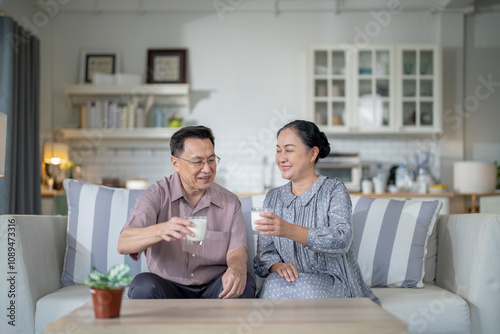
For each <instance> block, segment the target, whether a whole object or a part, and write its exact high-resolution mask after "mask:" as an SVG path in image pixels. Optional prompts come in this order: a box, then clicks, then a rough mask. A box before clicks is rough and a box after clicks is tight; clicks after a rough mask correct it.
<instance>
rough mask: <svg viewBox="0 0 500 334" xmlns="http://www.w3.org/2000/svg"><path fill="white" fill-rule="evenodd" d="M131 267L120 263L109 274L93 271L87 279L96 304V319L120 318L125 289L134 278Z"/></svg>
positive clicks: (94, 269)
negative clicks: (131, 274)
mask: <svg viewBox="0 0 500 334" xmlns="http://www.w3.org/2000/svg"><path fill="white" fill-rule="evenodd" d="M129 271H130V266H129V265H128V264H127V263H120V264H117V265H115V266H113V267H112V268H111V269H109V271H108V273H107V274H104V273H102V272H100V271H99V270H97V269H96V268H93V269H92V272H91V273H90V274H89V276H88V277H87V278H86V279H85V282H84V283H85V285H87V286H89V287H90V293H91V294H92V300H93V302H94V313H95V317H96V318H118V317H119V316H120V306H121V301H122V294H123V290H124V287H126V286H128V285H129V284H130V281H131V280H132V276H130V275H129V274H128V273H129Z"/></svg>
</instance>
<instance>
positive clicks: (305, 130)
mask: <svg viewBox="0 0 500 334" xmlns="http://www.w3.org/2000/svg"><path fill="white" fill-rule="evenodd" d="M285 129H293V130H295V132H296V133H297V135H298V136H299V138H300V139H301V140H302V142H303V143H304V144H306V146H308V147H309V148H313V147H314V146H316V147H317V148H318V150H319V153H318V156H317V157H316V160H315V161H314V163H317V162H318V159H319V158H324V157H326V156H327V155H328V154H330V143H329V142H328V138H326V135H325V134H324V133H323V132H321V131H319V128H318V126H317V125H316V124H314V123H313V122H309V121H304V120H297V121H293V122H290V123H288V124H287V125H285V126H284V127H282V128H281V129H280V130H279V131H278V135H277V137H279V135H280V133H281V131H283V130H285Z"/></svg>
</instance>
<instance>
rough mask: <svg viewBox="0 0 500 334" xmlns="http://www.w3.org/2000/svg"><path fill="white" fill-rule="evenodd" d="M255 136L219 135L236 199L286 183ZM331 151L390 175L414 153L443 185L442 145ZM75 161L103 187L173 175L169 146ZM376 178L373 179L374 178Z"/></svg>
mask: <svg viewBox="0 0 500 334" xmlns="http://www.w3.org/2000/svg"><path fill="white" fill-rule="evenodd" d="M255 133H256V132H255V131H253V132H251V131H246V132H226V133H216V154H217V155H218V156H220V157H221V163H220V164H219V166H218V170H217V178H216V182H217V183H219V184H221V185H223V186H225V187H226V188H228V189H229V190H231V191H233V192H236V193H259V192H263V191H264V190H265V189H266V188H269V187H275V186H278V185H281V184H284V183H286V182H287V181H286V180H283V179H282V178H281V176H280V173H279V170H278V168H277V167H276V165H275V164H274V154H275V145H276V141H275V138H272V137H269V138H267V137H263V136H258V135H255ZM330 144H331V147H332V150H335V151H344V152H345V151H348V152H351V151H353V152H359V153H360V157H361V161H362V163H363V165H369V166H370V167H372V169H371V173H374V168H375V166H376V164H377V163H381V164H382V166H383V167H384V169H386V170H389V168H390V167H391V166H392V165H395V164H399V163H401V162H406V163H407V164H408V165H409V166H413V165H414V161H415V160H414V153H415V152H416V151H417V150H427V151H430V152H431V153H432V156H433V157H434V158H433V164H432V172H433V174H434V176H435V177H436V178H437V179H439V177H440V175H439V169H440V165H439V153H440V152H439V142H438V140H437V139H436V140H433V139H429V138H427V139H422V138H421V139H416V138H406V137H403V136H390V135H387V136H367V135H366V136H361V137H356V138H354V137H352V136H344V137H342V138H330ZM72 158H73V160H74V161H76V162H77V163H78V164H80V165H81V166H82V171H83V179H84V180H85V181H87V182H91V183H96V184H100V183H101V182H102V179H103V178H108V177H112V178H118V179H119V180H120V182H121V183H122V184H124V183H125V181H126V180H128V179H137V178H139V179H147V180H148V181H149V183H150V184H151V183H153V182H155V181H157V180H159V179H161V178H162V177H163V176H168V175H170V174H171V173H172V172H173V168H172V165H171V163H170V148H169V144H168V142H165V141H137V140H134V141H133V142H132V141H106V142H102V143H100V144H99V145H93V146H92V145H88V144H85V143H79V142H73V143H72ZM372 176H373V175H372Z"/></svg>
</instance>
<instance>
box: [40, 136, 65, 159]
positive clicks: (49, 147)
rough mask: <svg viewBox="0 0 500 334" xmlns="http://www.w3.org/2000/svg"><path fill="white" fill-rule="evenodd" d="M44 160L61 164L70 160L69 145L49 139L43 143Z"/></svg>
mask: <svg viewBox="0 0 500 334" xmlns="http://www.w3.org/2000/svg"><path fill="white" fill-rule="evenodd" d="M43 162H45V163H46V164H51V165H60V164H65V163H67V162H68V145H67V144H66V143H57V142H53V141H52V140H47V141H46V142H45V143H44V144H43Z"/></svg>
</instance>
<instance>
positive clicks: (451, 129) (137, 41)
mask: <svg viewBox="0 0 500 334" xmlns="http://www.w3.org/2000/svg"><path fill="white" fill-rule="evenodd" d="M10 1H11V2H12V0H10ZM8 3H9V0H7V4H8ZM79 3H82V4H83V2H81V1H79V0H73V1H71V2H69V3H68V5H67V7H66V8H65V7H64V6H61V8H60V10H59V11H58V12H57V13H56V15H55V16H54V17H52V18H50V22H49V23H48V24H47V26H44V27H43V29H41V30H42V36H41V38H42V65H43V69H42V94H43V96H42V113H43V115H42V116H43V117H42V118H43V119H44V120H49V119H50V122H48V121H46V122H45V123H44V124H45V125H42V131H45V132H48V131H49V130H50V128H51V127H52V126H75V125H76V122H77V115H76V114H73V113H72V112H70V111H69V110H68V107H67V106H66V104H65V100H64V97H63V93H62V86H63V85H65V84H72V83H77V80H78V67H79V59H78V57H79V52H80V50H81V49H120V50H121V51H122V55H123V58H122V60H123V62H122V63H123V68H122V70H123V71H124V72H131V73H144V72H145V66H146V53H147V49H148V48H173V47H183V48H187V49H188V50H189V57H188V81H189V83H190V84H191V88H192V94H191V99H192V104H193V113H192V117H193V119H195V120H196V121H197V122H199V123H202V124H205V125H207V126H209V127H211V128H212V129H213V130H214V132H215V135H216V138H217V145H216V146H217V153H218V154H219V155H221V156H222V158H223V162H224V163H225V164H221V169H222V170H221V172H220V174H222V175H225V176H226V178H225V181H227V182H228V184H227V185H228V187H229V188H231V189H232V190H234V191H242V192H246V191H249V192H252V191H258V190H259V189H260V186H261V183H262V181H261V180H262V174H263V173H262V167H261V164H260V163H259V162H260V161H261V160H262V157H263V156H266V157H267V158H268V161H271V160H272V156H273V152H274V145H275V141H274V138H273V136H272V133H273V132H274V131H275V129H276V127H277V126H278V125H279V124H283V122H285V121H286V119H287V118H295V117H296V118H304V117H305V107H306V106H305V100H306V96H305V91H306V83H305V79H306V68H305V66H306V49H307V45H309V44H321V43H336V44H337V43H348V44H354V43H356V42H363V40H360V34H359V31H360V30H361V31H366V29H369V28H370V27H376V25H377V23H376V22H377V21H376V20H375V19H374V17H373V16H372V15H371V14H370V13H368V12H367V13H362V12H359V13H342V14H340V15H335V14H333V13H331V12H325V13H320V12H303V13H283V14H280V15H277V16H275V15H272V14H271V13H264V12H247V11H243V10H241V11H239V10H238V8H235V10H234V11H233V12H227V13H225V14H224V20H223V21H221V20H220V17H219V16H218V15H217V13H216V12H215V10H214V11H213V12H210V11H202V12H196V11H192V12H186V11H180V12H170V13H167V12H156V13H155V12H145V13H136V12H126V11H115V12H106V11H101V12H98V13H91V12H78V11H75V10H70V9H71V5H72V4H79ZM127 3H128V2H127ZM245 5H251V3H250V2H248V3H246V2H245ZM82 6H83V5H82ZM483 15H486V14H482V15H480V16H479V15H478V16H477V17H478V19H477V22H481V23H476V25H478V26H479V27H478V28H476V29H475V30H474V31H478V30H479V31H483V30H488V31H490V29H491V30H492V31H494V32H492V33H490V34H489V35H486V37H487V36H490V37H489V38H485V36H484V34H479V36H480V37H477V36H478V34H477V33H476V35H475V38H476V40H477V43H479V41H480V47H481V48H484V47H488V45H490V44H491V43H493V42H492V40H494V39H495V38H494V37H495V36H498V32H500V31H499V30H500V29H498V27H497V26H496V25H495V22H496V21H495V19H496V17H494V18H493V19H490V20H488V21H487V22H486V23H482V22H483ZM497 21H498V20H497ZM463 22H464V20H463V15H462V14H431V13H427V12H425V13H424V12H405V11H403V12H402V13H400V14H397V15H392V16H391V17H390V23H389V24H388V25H385V24H384V25H385V26H384V27H382V26H381V25H380V24H379V25H378V27H379V28H380V31H375V33H374V34H373V35H371V36H373V37H370V38H369V42H370V43H373V44H383V43H441V44H442V45H443V56H444V69H443V73H444V88H443V93H444V98H443V110H446V109H447V108H453V105H454V104H455V103H459V102H460V101H464V94H463V93H464V88H463V85H464V80H463V77H464V75H463V73H464V72H463V71H464V59H463V27H464V26H463V24H464V23H463ZM481 24H482V25H481ZM469 29H470V28H469ZM496 40H497V39H496ZM494 43H498V42H494ZM493 46H496V47H498V45H496V44H494V45H493ZM471 58H472V59H476V60H474V61H473V65H471V66H472V67H467V71H468V72H467V76H468V77H470V76H471V74H470V73H469V68H473V69H472V70H471V71H472V72H474V73H476V72H477V73H479V72H481V73H485V72H484V70H482V69H475V66H482V64H483V62H484V63H486V64H490V63H492V62H493V61H494V59H495V56H494V55H491V56H490V55H485V54H484V49H479V48H476V49H475V51H474V53H473V56H467V60H466V62H467V64H468V62H469V59H471ZM474 64H475V65H474ZM485 66H486V65H485ZM496 68H498V66H497V67H496ZM474 73H473V74H474ZM495 73H498V72H495ZM470 89H471V88H468V90H469V91H470ZM472 89H473V88H472ZM496 96H498V95H496ZM489 101H491V102H489ZM495 101H496V100H495ZM487 102H488V103H491V104H489V105H491V106H494V105H495V104H494V99H490V100H488V101H487ZM482 105H483V104H482ZM484 105H486V103H485V104H484ZM496 105H498V103H496ZM489 109H490V108H489ZM478 114H479V113H478ZM497 114H498V113H497ZM287 115H288V116H287ZM273 118H274V119H273ZM276 120H278V121H279V122H275V121H276ZM476 121H477V122H478V124H479V125H474V124H475V123H474V122H476ZM493 121H496V122H497V123H496V124H498V118H497V116H492V115H491V114H487V115H486V116H485V117H484V118H479V116H474V117H470V118H469V119H467V122H468V123H467V129H468V130H467V133H470V132H472V133H475V132H477V128H478V127H480V126H481V125H480V124H484V123H486V124H492V123H493ZM443 124H444V129H445V133H444V138H445V140H442V138H441V140H440V139H439V138H434V137H413V138H403V137H394V136H385V137H367V136H363V137H345V136H344V137H341V136H335V138H333V143H332V144H333V147H334V148H335V149H339V150H358V151H360V152H361V154H362V157H363V158H364V160H365V161H369V162H373V161H382V162H384V163H385V164H386V165H387V166H389V165H390V164H391V163H394V162H398V161H399V160H400V159H406V158H408V157H410V156H411V154H412V153H413V151H414V150H415V149H416V148H419V147H421V146H422V145H428V146H430V147H431V149H432V150H433V152H434V153H435V154H436V164H435V166H436V168H437V169H438V170H437V171H436V174H437V175H441V176H442V180H443V182H444V183H447V184H449V185H451V180H452V178H451V173H450V172H451V171H450V170H449V168H450V166H452V164H453V162H454V161H456V160H460V159H462V158H463V156H464V151H465V146H467V147H473V146H474V139H472V138H473V136H472V135H468V136H467V137H465V134H464V133H465V131H464V129H465V128H463V127H460V126H454V125H455V123H454V121H453V120H452V119H451V120H448V122H446V120H445V122H443ZM469 129H470V130H469ZM497 132H498V131H497ZM487 133H491V131H483V132H482V134H483V135H485V136H486V138H482V139H481V142H486V143H489V142H491V141H496V140H492V139H491V138H494V137H491V136H488V135H487ZM492 136H494V135H492ZM465 138H467V140H469V139H470V140H471V141H470V142H469V141H467V144H465V143H466V139H465ZM388 152H389V153H388ZM113 153H116V152H113ZM129 153H130V154H129V155H130V157H129V161H130V159H133V158H132V155H133V152H132V151H130V152H129ZM153 153H154V152H151V154H153ZM104 154H106V153H105V152H104ZM120 154H123V155H126V154H125V153H123V152H122V153H120ZM439 155H441V159H437V156H439ZM86 159H87V161H88V162H91V161H92V162H93V161H95V160H99V159H101V158H99V157H98V156H97V154H96V155H93V156H90V155H89V156H88V157H87V158H86ZM124 159H125V160H126V158H124ZM104 160H106V159H104ZM228 162H231V164H229V163H228ZM117 164H119V165H120V166H121V168H123V169H127V167H126V166H127V161H121V162H120V163H117ZM268 164H271V162H268ZM128 165H129V166H130V168H128V169H127V170H126V171H123V172H121V175H120V177H127V178H128V177H133V176H134V175H131V173H134V171H136V172H135V173H137V175H135V176H136V177H147V178H150V179H152V180H151V181H153V180H154V179H157V178H159V177H160V176H161V175H164V174H168V173H169V171H170V169H169V167H168V166H169V161H168V152H166V155H165V156H164V157H163V158H162V159H160V160H157V164H156V165H158V166H161V167H158V169H155V170H151V171H149V172H148V173H146V174H147V175H146V174H141V172H140V171H139V172H137V168H136V167H134V166H132V165H134V164H128ZM152 165H155V164H154V163H153V164H152ZM440 166H442V168H441V169H440ZM272 168H273V167H272V166H267V167H266V168H265V170H266V171H268V174H269V171H270V170H271V169H272ZM102 170H105V168H104V166H103V168H102ZM106 170H107V169H106ZM224 171H225V173H224ZM103 173H104V172H103ZM91 174H92V177H93V179H92V180H91V181H95V182H97V181H98V178H99V177H100V176H103V175H102V173H100V172H99V168H97V170H96V168H94V170H92V171H91ZM118 174H120V173H118ZM157 174H161V175H158V177H155V176H156V175H157ZM104 176H106V175H104ZM274 176H275V183H279V182H278V181H277V180H278V179H279V175H277V174H276V172H274ZM267 177H269V175H267Z"/></svg>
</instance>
